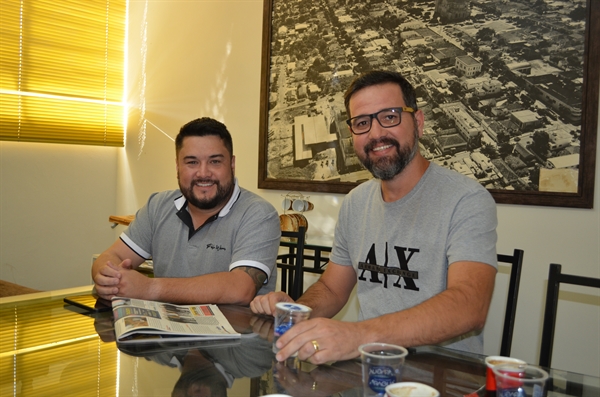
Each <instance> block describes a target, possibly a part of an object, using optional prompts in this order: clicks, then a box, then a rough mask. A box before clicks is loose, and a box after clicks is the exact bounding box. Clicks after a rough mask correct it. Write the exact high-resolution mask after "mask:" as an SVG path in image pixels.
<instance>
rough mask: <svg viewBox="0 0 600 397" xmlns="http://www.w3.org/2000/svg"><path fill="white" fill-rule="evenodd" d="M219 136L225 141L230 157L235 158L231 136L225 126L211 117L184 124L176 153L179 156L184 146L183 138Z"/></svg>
mask: <svg viewBox="0 0 600 397" xmlns="http://www.w3.org/2000/svg"><path fill="white" fill-rule="evenodd" d="M208 135H213V136H218V137H219V138H221V140H222V141H223V144H224V145H225V148H226V149H227V151H228V152H229V155H231V156H233V140H232V139H231V134H230V133H229V131H228V130H227V127H225V124H223V123H221V122H220V121H217V120H215V119H211V118H210V117H202V118H199V119H196V120H192V121H190V122H189V123H186V124H184V126H183V127H181V129H180V130H179V134H177V137H176V138H175V152H176V154H179V151H180V150H181V147H182V146H183V138H185V137H187V136H208Z"/></svg>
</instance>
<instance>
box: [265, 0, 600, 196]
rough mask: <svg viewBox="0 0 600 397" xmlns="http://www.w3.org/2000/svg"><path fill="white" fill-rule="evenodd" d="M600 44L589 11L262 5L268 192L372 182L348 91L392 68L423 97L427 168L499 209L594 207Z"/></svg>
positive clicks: (599, 7)
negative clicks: (479, 189) (437, 168)
mask: <svg viewBox="0 0 600 397" xmlns="http://www.w3.org/2000/svg"><path fill="white" fill-rule="evenodd" d="M598 37H600V2H598V1H593V0H591V1H590V0H552V1H550V0H531V1H530V0H525V1H523V0H519V1H511V0H504V1H497V2H490V1H478V0H470V1H467V0H428V1H425V0H388V1H381V0H371V1H365V0H320V1H313V0H300V1H284V0H265V6H264V21H263V50H262V57H263V60H262V76H261V98H260V131H259V132H260V134H259V135H260V142H259V151H260V153H259V180H258V187H259V188H264V189H278V190H293V191H313V192H330V193H347V192H348V191H350V190H351V189H352V188H353V187H355V186H356V185H358V184H359V183H361V182H363V181H365V180H368V179H370V178H372V176H371V174H370V173H369V172H368V171H367V170H366V169H365V168H364V167H363V166H362V164H361V163H360V161H359V159H358V157H357V156H356V155H355V153H354V149H353V146H352V134H351V133H350V131H349V130H348V127H347V125H346V119H347V118H348V115H347V114H346V110H345V108H344V101H343V93H344V91H345V89H346V88H347V87H348V85H349V84H350V82H351V81H352V80H353V79H354V78H355V77H356V76H357V75H359V74H360V73H362V72H365V71H369V70H374V69H386V70H393V71H397V72H400V73H401V74H402V75H403V76H404V77H405V78H406V79H407V80H409V81H410V83H411V84H412V85H413V86H414V87H415V89H416V92H417V97H418V107H419V109H420V110H422V111H423V113H424V115H425V130H424V134H423V137H422V138H421V140H420V150H421V153H422V154H423V156H424V157H426V158H427V159H428V160H430V161H431V162H434V163H437V164H439V165H441V166H444V167H447V168H450V169H454V170H456V171H457V172H460V173H462V174H465V175H467V176H469V177H471V178H473V179H475V180H477V181H478V182H479V183H481V184H482V185H483V186H485V187H486V188H487V189H488V190H489V191H490V192H491V193H492V195H493V196H494V199H495V200H496V202H498V203H508V204H527V205H545V206H561V207H579V208H591V207H592V205H593V194H594V177H595V158H596V141H597V128H598V86H599V82H600V81H599V70H600V68H599V65H600V40H598ZM592 38H595V39H592Z"/></svg>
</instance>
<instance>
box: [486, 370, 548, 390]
mask: <svg viewBox="0 0 600 397" xmlns="http://www.w3.org/2000/svg"><path fill="white" fill-rule="evenodd" d="M493 371H494V376H495V377H496V396H497V397H543V396H544V395H545V390H546V381H547V380H548V373H547V372H546V371H544V370H543V369H541V368H539V367H535V366H533V365H527V364H516V363H512V364H501V365H497V366H494V367H493Z"/></svg>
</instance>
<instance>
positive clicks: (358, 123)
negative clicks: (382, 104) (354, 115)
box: [354, 119, 369, 127]
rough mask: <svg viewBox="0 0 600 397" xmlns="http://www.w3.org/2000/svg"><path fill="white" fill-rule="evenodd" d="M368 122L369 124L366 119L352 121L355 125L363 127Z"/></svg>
mask: <svg viewBox="0 0 600 397" xmlns="http://www.w3.org/2000/svg"><path fill="white" fill-rule="evenodd" d="M368 124H369V121H368V120H367V119H360V120H356V121H355V122H354V126H355V127H364V126H366V125H368Z"/></svg>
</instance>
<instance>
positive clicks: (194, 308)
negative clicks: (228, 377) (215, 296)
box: [112, 297, 240, 343]
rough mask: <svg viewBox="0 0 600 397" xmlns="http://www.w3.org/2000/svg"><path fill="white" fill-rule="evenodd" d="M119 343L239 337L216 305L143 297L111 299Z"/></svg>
mask: <svg viewBox="0 0 600 397" xmlns="http://www.w3.org/2000/svg"><path fill="white" fill-rule="evenodd" d="M112 308H113V315H114V326H115V334H116V337H117V341H118V342H123V343H126V342H142V341H148V339H157V338H167V339H168V340H172V341H186V340H201V339H226V338H240V334H239V333H237V332H236V331H235V330H234V329H233V327H232V326H231V324H229V321H227V318H226V317H225V316H224V315H223V313H222V312H221V311H220V310H219V308H218V307H217V306H216V305H185V306H184V305H174V304H171V303H163V302H154V301H148V300H140V299H130V298H120V297H114V298H113V299H112Z"/></svg>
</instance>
